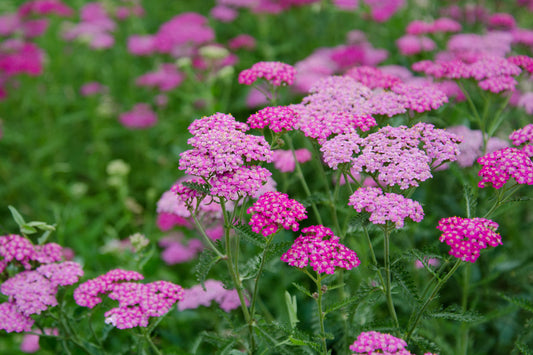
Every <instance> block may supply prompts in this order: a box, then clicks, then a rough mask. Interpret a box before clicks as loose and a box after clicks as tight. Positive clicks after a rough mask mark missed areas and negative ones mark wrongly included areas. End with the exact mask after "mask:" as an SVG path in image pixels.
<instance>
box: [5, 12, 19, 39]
mask: <svg viewBox="0 0 533 355" xmlns="http://www.w3.org/2000/svg"><path fill="white" fill-rule="evenodd" d="M21 27H22V20H21V18H20V17H19V15H18V14H16V13H8V14H5V15H2V16H0V36H6V37H7V36H10V35H12V34H14V33H15V32H17V31H18V30H19V29H20V28H21Z"/></svg>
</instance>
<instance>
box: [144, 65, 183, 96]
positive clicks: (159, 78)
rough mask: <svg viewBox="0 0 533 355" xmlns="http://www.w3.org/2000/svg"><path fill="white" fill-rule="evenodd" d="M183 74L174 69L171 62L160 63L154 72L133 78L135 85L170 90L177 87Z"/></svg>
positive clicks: (181, 80)
mask: <svg viewBox="0 0 533 355" xmlns="http://www.w3.org/2000/svg"><path fill="white" fill-rule="evenodd" d="M184 79H185V75H184V74H182V73H181V72H179V71H178V70H177V69H176V66H175V65H174V64H172V63H165V64H161V66H160V67H159V69H158V70H157V71H154V72H150V73H146V74H144V75H142V76H140V77H138V78H137V79H136V80H135V84H136V85H137V86H148V87H155V88H158V89H159V90H161V91H170V90H172V89H175V88H176V87H178V86H179V85H180V84H181V83H182V82H183V80H184Z"/></svg>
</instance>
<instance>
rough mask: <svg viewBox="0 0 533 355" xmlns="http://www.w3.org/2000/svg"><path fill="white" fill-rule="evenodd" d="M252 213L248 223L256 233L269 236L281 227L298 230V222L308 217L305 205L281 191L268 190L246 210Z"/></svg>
mask: <svg viewBox="0 0 533 355" xmlns="http://www.w3.org/2000/svg"><path fill="white" fill-rule="evenodd" d="M246 213H248V214H252V218H251V219H250V222H249V223H248V224H249V225H250V226H252V230H253V231H254V232H255V233H261V234H262V235H263V236H265V237H268V236H269V235H271V234H274V233H276V232H277V231H278V230H279V228H280V227H283V228H284V229H287V230H289V229H290V230H292V231H294V232H296V231H297V230H298V228H299V224H298V222H299V221H301V220H303V219H306V218H307V211H306V210H305V207H304V206H303V205H302V204H301V203H299V202H298V201H296V200H292V199H290V198H289V196H288V195H287V194H284V193H281V192H277V191H275V192H267V193H265V194H264V195H262V196H261V197H259V199H258V200H257V201H256V202H254V204H253V205H252V206H251V207H250V208H248V210H247V211H246Z"/></svg>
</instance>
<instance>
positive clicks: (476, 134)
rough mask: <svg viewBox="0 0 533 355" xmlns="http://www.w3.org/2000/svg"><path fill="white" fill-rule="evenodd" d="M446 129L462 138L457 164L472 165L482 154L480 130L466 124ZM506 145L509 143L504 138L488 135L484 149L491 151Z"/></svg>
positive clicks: (461, 165)
mask: <svg viewBox="0 0 533 355" xmlns="http://www.w3.org/2000/svg"><path fill="white" fill-rule="evenodd" d="M446 130H447V131H448V132H450V133H453V134H455V135H457V136H458V137H461V140H462V141H461V144H459V147H458V148H459V155H458V156H457V161H456V162H457V164H458V165H459V166H460V167H463V168H464V167H468V166H472V165H474V162H475V161H476V159H477V158H479V157H480V156H482V154H483V150H482V149H483V135H482V133H481V131H480V130H472V129H470V128H468V127H466V126H453V127H448V128H447V129H446ZM508 146H509V143H508V142H507V141H506V140H503V139H500V138H497V137H490V138H489V140H488V141H487V146H486V151H487V153H491V152H494V151H496V150H498V149H502V148H505V147H508Z"/></svg>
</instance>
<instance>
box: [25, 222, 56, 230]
mask: <svg viewBox="0 0 533 355" xmlns="http://www.w3.org/2000/svg"><path fill="white" fill-rule="evenodd" d="M27 225H28V226H31V227H36V228H38V229H40V230H42V231H51V232H53V231H55V230H56V227H55V226H52V225H49V224H47V223H46V222H41V221H32V222H29V223H27Z"/></svg>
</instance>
